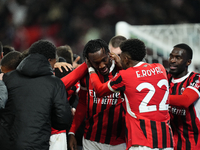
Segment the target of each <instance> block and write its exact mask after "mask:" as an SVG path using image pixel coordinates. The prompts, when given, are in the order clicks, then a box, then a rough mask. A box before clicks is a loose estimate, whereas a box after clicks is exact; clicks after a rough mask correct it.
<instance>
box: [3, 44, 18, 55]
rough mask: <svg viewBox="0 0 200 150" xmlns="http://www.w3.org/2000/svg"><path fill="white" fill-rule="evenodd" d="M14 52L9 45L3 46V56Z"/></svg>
mask: <svg viewBox="0 0 200 150" xmlns="http://www.w3.org/2000/svg"><path fill="white" fill-rule="evenodd" d="M12 51H15V48H14V47H12V46H9V45H5V46H3V56H5V55H6V54H8V53H9V52H12Z"/></svg>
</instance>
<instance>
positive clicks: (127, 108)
mask: <svg viewBox="0 0 200 150" xmlns="http://www.w3.org/2000/svg"><path fill="white" fill-rule="evenodd" d="M124 98H125V102H126V110H127V112H128V113H129V115H131V116H132V117H134V118H137V117H136V115H135V113H134V112H132V111H131V107H130V105H129V102H128V98H127V96H126V94H124Z"/></svg>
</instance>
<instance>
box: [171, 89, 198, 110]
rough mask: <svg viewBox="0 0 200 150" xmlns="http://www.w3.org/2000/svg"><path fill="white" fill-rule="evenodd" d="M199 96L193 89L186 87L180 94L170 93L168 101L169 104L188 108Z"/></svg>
mask: <svg viewBox="0 0 200 150" xmlns="http://www.w3.org/2000/svg"><path fill="white" fill-rule="evenodd" d="M199 96H200V95H199V94H198V93H197V92H195V91H194V90H192V89H190V88H186V89H185V90H184V92H183V93H182V95H170V96H169V103H170V105H174V106H179V107H185V108H188V107H189V106H190V105H191V104H192V103H194V102H195V101H196V100H197V99H198V98H199Z"/></svg>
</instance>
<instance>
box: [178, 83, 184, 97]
mask: <svg viewBox="0 0 200 150" xmlns="http://www.w3.org/2000/svg"><path fill="white" fill-rule="evenodd" d="M184 83H185V81H183V82H181V84H180V85H179V87H178V95H181V94H182V91H181V88H182V87H183V84H184Z"/></svg>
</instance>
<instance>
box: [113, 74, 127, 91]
mask: <svg viewBox="0 0 200 150" xmlns="http://www.w3.org/2000/svg"><path fill="white" fill-rule="evenodd" d="M120 82H122V77H121V76H119V77H118V78H117V80H115V81H112V82H111V83H110V86H113V85H114V84H118V83H120ZM115 90H116V91H125V86H122V87H119V88H117V89H115Z"/></svg>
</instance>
